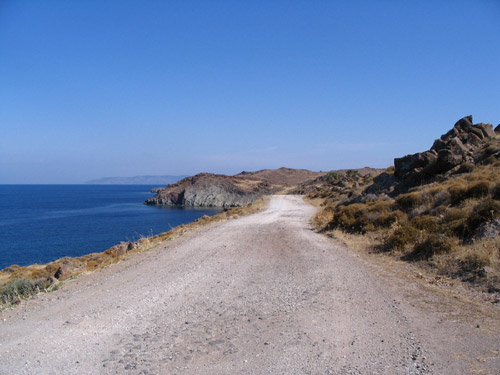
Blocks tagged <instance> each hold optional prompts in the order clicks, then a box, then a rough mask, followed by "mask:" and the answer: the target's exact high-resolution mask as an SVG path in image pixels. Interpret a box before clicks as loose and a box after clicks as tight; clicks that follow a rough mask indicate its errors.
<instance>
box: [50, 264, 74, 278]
mask: <svg viewBox="0 0 500 375" xmlns="http://www.w3.org/2000/svg"><path fill="white" fill-rule="evenodd" d="M70 276H71V268H70V267H69V266H68V265H66V264H62V265H61V266H59V268H58V269H57V271H56V273H55V274H54V277H55V278H56V279H58V280H65V279H67V278H68V277H70Z"/></svg>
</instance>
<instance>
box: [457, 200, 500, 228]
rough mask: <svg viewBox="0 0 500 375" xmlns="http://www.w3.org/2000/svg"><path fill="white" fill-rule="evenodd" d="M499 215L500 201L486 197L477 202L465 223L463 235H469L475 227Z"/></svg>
mask: <svg viewBox="0 0 500 375" xmlns="http://www.w3.org/2000/svg"><path fill="white" fill-rule="evenodd" d="M499 216H500V202H498V201H496V200H494V199H487V200H484V201H482V202H481V203H479V204H478V205H477V206H476V207H475V208H474V210H473V211H472V214H471V215H470V216H469V217H468V218H467V221H466V223H465V233H464V236H466V237H471V236H473V235H474V232H475V231H476V229H477V228H478V227H479V226H480V225H481V224H483V223H486V222H487V221H490V220H493V219H496V218H497V217H499Z"/></svg>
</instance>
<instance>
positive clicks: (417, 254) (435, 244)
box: [404, 233, 455, 261]
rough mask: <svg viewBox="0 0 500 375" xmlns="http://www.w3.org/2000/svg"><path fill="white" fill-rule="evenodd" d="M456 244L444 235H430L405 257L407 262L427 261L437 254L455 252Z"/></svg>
mask: <svg viewBox="0 0 500 375" xmlns="http://www.w3.org/2000/svg"><path fill="white" fill-rule="evenodd" d="M454 246H455V244H454V243H453V241H452V240H451V239H450V238H448V237H446V236H445V235H442V234H435V233H433V234H430V235H429V236H428V237H427V238H426V239H425V240H424V241H422V242H419V243H417V244H416V245H415V247H414V248H413V251H412V252H411V253H409V254H407V255H405V256H404V259H405V260H409V261H416V260H427V259H430V258H432V257H433V256H434V255H437V254H446V253H450V252H452V251H453V248H454Z"/></svg>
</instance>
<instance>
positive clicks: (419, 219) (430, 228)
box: [411, 215, 441, 233]
mask: <svg viewBox="0 0 500 375" xmlns="http://www.w3.org/2000/svg"><path fill="white" fill-rule="evenodd" d="M411 224H412V225H413V226H414V227H415V228H417V229H419V230H423V231H426V232H432V233H435V232H437V231H439V230H440V229H441V225H440V220H439V218H437V217H436V216H432V215H421V216H416V217H414V218H413V219H412V220H411Z"/></svg>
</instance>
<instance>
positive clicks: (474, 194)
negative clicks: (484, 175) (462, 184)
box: [467, 180, 490, 198]
mask: <svg viewBox="0 0 500 375" xmlns="http://www.w3.org/2000/svg"><path fill="white" fill-rule="evenodd" d="M489 193H490V183H489V181H486V180H481V181H478V182H476V183H474V184H472V185H471V186H470V187H469V188H468V189H467V198H483V197H486V196H487V195H488V194H489Z"/></svg>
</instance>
